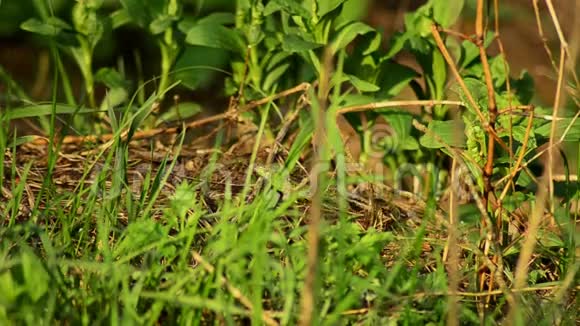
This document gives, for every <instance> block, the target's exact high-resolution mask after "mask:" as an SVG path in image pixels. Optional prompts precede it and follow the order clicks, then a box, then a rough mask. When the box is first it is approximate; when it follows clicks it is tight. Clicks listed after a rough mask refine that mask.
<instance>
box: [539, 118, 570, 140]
mask: <svg viewBox="0 0 580 326" xmlns="http://www.w3.org/2000/svg"><path fill="white" fill-rule="evenodd" d="M570 124H571V127H570V130H569V131H568V133H567V134H566V136H565V137H564V141H572V142H573V141H576V142H577V141H578V139H580V118H578V119H574V118H560V120H558V121H557V122H556V130H555V134H554V136H555V137H556V140H559V139H560V137H562V135H564V132H565V131H566V129H568V126H570ZM551 128H552V122H550V123H546V124H545V125H543V126H541V127H539V128H537V129H536V135H538V136H542V137H544V138H549V137H550V131H551Z"/></svg>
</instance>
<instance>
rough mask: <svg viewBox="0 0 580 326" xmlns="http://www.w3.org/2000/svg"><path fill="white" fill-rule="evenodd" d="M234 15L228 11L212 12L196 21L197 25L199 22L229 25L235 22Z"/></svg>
mask: <svg viewBox="0 0 580 326" xmlns="http://www.w3.org/2000/svg"><path fill="white" fill-rule="evenodd" d="M235 21H236V16H235V15H234V14H232V13H229V12H214V13H211V14H209V15H207V16H204V17H202V18H200V19H199V20H198V21H197V24H198V25H201V24H215V25H231V24H233V23H235Z"/></svg>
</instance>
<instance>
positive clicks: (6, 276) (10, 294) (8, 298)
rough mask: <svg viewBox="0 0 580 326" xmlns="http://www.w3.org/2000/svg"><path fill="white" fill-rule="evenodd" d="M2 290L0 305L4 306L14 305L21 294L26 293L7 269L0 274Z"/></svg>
mask: <svg viewBox="0 0 580 326" xmlns="http://www.w3.org/2000/svg"><path fill="white" fill-rule="evenodd" d="M0 289H2V295H0V305H3V306H10V305H12V304H14V303H15V301H16V300H17V299H18V296H19V295H20V293H22V291H24V289H23V288H22V287H21V286H20V285H19V284H18V283H17V282H16V280H15V279H14V278H13V277H12V274H11V272H10V269H7V270H5V271H3V272H2V273H1V274H0Z"/></svg>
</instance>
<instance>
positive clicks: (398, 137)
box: [380, 110, 419, 150]
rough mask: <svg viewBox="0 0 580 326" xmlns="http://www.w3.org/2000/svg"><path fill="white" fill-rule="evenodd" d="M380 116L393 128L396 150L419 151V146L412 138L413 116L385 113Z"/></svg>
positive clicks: (394, 112)
mask: <svg viewBox="0 0 580 326" xmlns="http://www.w3.org/2000/svg"><path fill="white" fill-rule="evenodd" d="M380 115H381V116H382V117H383V119H385V120H386V121H387V122H388V123H389V126H391V128H392V130H393V131H394V134H393V135H392V138H393V141H394V144H393V145H395V147H394V149H396V150H417V149H418V148H419V144H418V143H417V140H416V139H415V138H414V137H412V136H411V131H412V128H413V115H412V114H410V113H408V112H398V111H393V110H389V111H383V112H381V113H380Z"/></svg>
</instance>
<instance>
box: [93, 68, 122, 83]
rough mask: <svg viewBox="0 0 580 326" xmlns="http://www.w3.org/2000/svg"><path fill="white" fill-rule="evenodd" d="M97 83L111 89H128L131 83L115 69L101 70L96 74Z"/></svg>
mask: <svg viewBox="0 0 580 326" xmlns="http://www.w3.org/2000/svg"><path fill="white" fill-rule="evenodd" d="M95 81H97V82H101V83H103V84H105V85H106V86H107V87H109V88H117V87H128V86H129V83H128V82H127V81H126V80H125V78H123V76H121V74H120V73H119V72H118V71H117V70H115V69H113V68H108V67H106V68H101V69H99V70H98V71H97V73H96V74H95Z"/></svg>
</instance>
